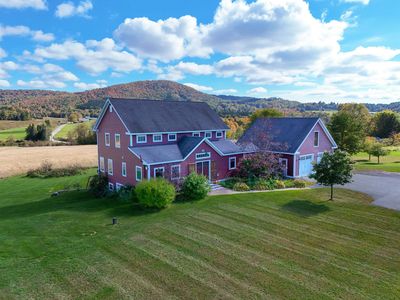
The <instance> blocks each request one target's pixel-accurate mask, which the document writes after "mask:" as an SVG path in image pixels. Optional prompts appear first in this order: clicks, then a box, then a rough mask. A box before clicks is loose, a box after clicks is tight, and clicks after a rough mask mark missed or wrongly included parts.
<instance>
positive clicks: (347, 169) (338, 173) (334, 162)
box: [310, 150, 353, 200]
mask: <svg viewBox="0 0 400 300" xmlns="http://www.w3.org/2000/svg"><path fill="white" fill-rule="evenodd" d="M352 169H353V167H352V162H351V159H350V156H349V155H348V154H347V153H346V152H344V151H341V150H336V151H335V152H333V153H328V152H325V153H324V155H323V156H322V158H321V161H320V162H319V163H318V164H315V165H314V169H313V170H314V173H313V174H311V175H310V177H311V178H314V179H315V180H316V181H317V182H318V183H319V184H322V185H325V186H330V187H331V198H330V200H333V185H335V184H340V185H345V184H346V183H349V182H351V178H352V176H353V174H352Z"/></svg>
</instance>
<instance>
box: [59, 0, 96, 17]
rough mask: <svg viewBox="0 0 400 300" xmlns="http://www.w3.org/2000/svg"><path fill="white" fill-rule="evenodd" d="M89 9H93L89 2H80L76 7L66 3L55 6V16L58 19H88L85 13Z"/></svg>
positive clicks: (69, 2) (88, 0)
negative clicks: (73, 17) (75, 17)
mask: <svg viewBox="0 0 400 300" xmlns="http://www.w3.org/2000/svg"><path fill="white" fill-rule="evenodd" d="M91 9H93V4H92V2H91V1H90V0H87V1H81V2H79V4H78V5H75V4H74V3H72V2H71V1H68V2H64V3H61V4H59V5H58V6H57V9H56V12H55V15H56V17H58V18H69V17H72V16H81V17H88V15H87V13H88V11H89V10H91Z"/></svg>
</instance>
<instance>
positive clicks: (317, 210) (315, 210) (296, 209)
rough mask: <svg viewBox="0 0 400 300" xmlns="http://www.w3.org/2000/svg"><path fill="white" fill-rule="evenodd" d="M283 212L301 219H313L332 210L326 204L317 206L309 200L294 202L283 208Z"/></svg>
mask: <svg viewBox="0 0 400 300" xmlns="http://www.w3.org/2000/svg"><path fill="white" fill-rule="evenodd" d="M281 210H284V211H288V212H291V213H294V214H296V215H298V216H301V217H312V216H315V215H318V214H321V213H325V212H327V211H329V210H330V208H329V207H328V206H326V205H325V204H316V203H313V202H311V201H308V200H293V201H290V202H288V203H286V204H284V205H282V206H281Z"/></svg>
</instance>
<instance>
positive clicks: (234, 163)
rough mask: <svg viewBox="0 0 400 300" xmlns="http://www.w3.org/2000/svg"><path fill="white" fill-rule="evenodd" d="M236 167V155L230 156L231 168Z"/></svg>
mask: <svg viewBox="0 0 400 300" xmlns="http://www.w3.org/2000/svg"><path fill="white" fill-rule="evenodd" d="M233 169H236V157H229V170H233Z"/></svg>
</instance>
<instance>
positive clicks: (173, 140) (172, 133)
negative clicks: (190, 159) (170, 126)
mask: <svg viewBox="0 0 400 300" xmlns="http://www.w3.org/2000/svg"><path fill="white" fill-rule="evenodd" d="M170 135H174V136H175V138H173V139H170V138H169V136H170ZM167 140H168V142H175V141H176V140H177V134H176V133H175V132H171V133H167Z"/></svg>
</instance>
